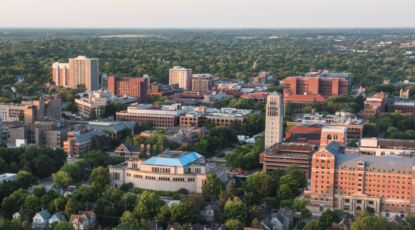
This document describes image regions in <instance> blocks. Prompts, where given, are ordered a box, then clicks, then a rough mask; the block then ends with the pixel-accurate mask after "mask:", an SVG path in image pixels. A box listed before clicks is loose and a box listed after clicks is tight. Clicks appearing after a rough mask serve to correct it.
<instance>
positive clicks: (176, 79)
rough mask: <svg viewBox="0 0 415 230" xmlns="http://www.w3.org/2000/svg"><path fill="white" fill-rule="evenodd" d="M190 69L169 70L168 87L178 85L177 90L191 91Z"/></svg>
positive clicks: (176, 67)
mask: <svg viewBox="0 0 415 230" xmlns="http://www.w3.org/2000/svg"><path fill="white" fill-rule="evenodd" d="M191 79H192V69H186V68H184V67H181V66H174V67H173V69H170V70H169V85H177V84H178V85H179V88H183V89H189V90H191V89H192V82H191Z"/></svg>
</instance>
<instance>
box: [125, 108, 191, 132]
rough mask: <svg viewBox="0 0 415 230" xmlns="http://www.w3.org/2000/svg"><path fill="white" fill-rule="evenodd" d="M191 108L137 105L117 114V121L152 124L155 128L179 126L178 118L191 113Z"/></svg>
mask: <svg viewBox="0 0 415 230" xmlns="http://www.w3.org/2000/svg"><path fill="white" fill-rule="evenodd" d="M192 109H193V107H189V106H182V105H181V104H173V105H170V106H169V105H152V104H139V105H134V106H130V107H128V108H127V110H124V111H120V112H117V120H118V121H119V120H124V121H135V122H137V123H141V122H143V121H148V122H152V123H153V126H155V127H175V126H177V125H179V120H180V116H181V115H184V114H186V113H187V112H188V111H191V110H192Z"/></svg>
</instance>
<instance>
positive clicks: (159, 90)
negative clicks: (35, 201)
mask: <svg viewBox="0 0 415 230" xmlns="http://www.w3.org/2000/svg"><path fill="white" fill-rule="evenodd" d="M177 93H183V89H182V88H179V85H178V84H177V85H165V84H161V83H157V82H153V83H151V84H150V86H149V89H148V92H147V96H148V97H152V96H154V95H157V96H159V97H164V96H170V95H175V94H177Z"/></svg>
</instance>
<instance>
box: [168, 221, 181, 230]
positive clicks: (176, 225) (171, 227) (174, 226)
mask: <svg viewBox="0 0 415 230" xmlns="http://www.w3.org/2000/svg"><path fill="white" fill-rule="evenodd" d="M179 227H180V224H179V223H177V222H175V223H174V224H169V225H167V228H166V230H177V229H178V228H179Z"/></svg>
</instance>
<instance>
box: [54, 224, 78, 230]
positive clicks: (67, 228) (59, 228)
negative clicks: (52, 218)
mask: <svg viewBox="0 0 415 230" xmlns="http://www.w3.org/2000/svg"><path fill="white" fill-rule="evenodd" d="M55 230H75V228H74V226H73V224H72V223H67V222H59V223H57V224H56V226H55Z"/></svg>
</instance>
